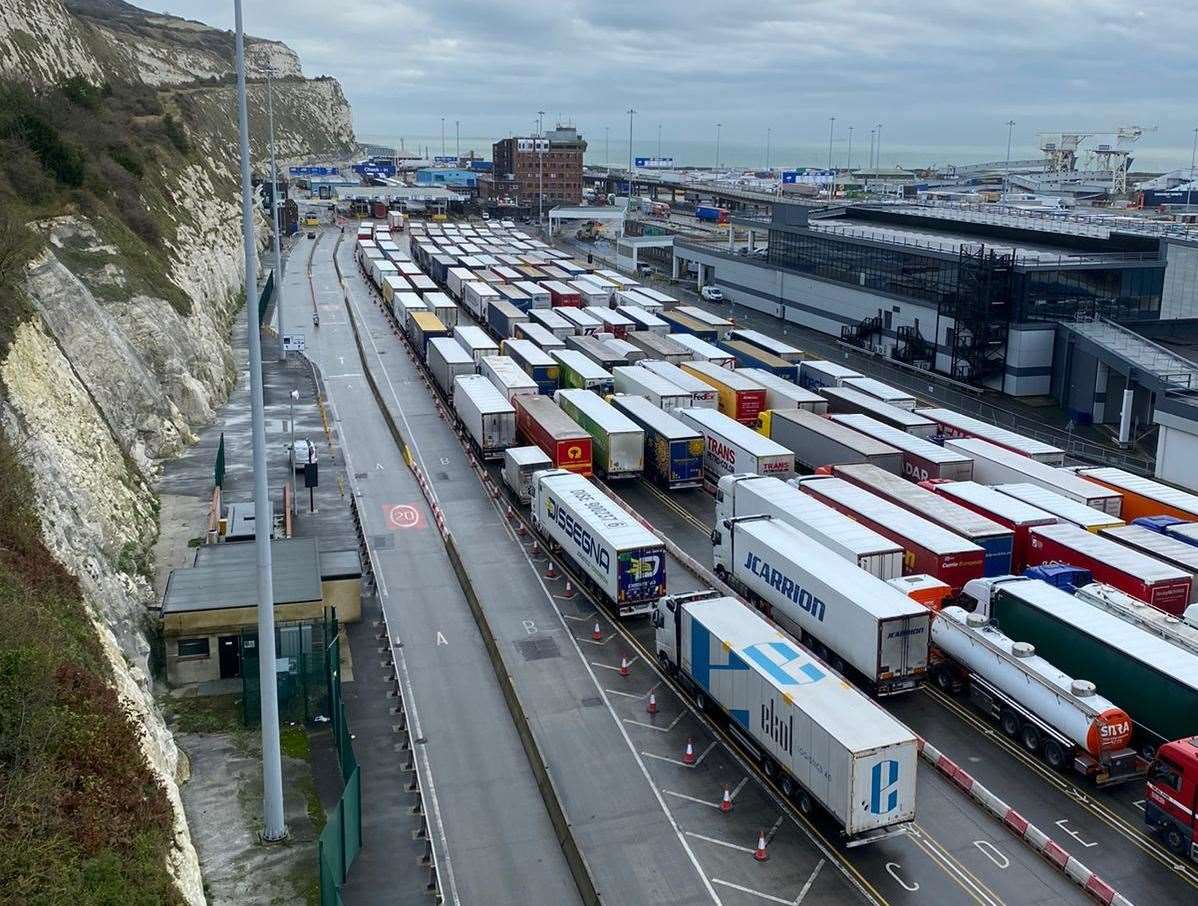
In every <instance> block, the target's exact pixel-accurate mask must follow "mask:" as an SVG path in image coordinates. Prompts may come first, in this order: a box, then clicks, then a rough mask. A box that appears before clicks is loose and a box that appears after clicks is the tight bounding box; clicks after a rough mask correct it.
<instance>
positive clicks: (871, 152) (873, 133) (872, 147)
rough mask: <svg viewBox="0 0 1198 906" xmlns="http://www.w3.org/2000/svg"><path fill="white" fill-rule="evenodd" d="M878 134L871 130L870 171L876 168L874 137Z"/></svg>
mask: <svg viewBox="0 0 1198 906" xmlns="http://www.w3.org/2000/svg"><path fill="white" fill-rule="evenodd" d="M876 134H877V130H875V129H870V130H869V169H871V170H872V169H873V168H874V136H875V135H876Z"/></svg>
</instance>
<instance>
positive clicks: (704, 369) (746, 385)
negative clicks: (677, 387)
mask: <svg viewBox="0 0 1198 906" xmlns="http://www.w3.org/2000/svg"><path fill="white" fill-rule="evenodd" d="M682 370H683V371H689V372H691V373H692V374H694V375H695V376H696V377H698V378H699V380H701V381H703V382H704V383H710V382H711V381H716V382H717V383H720V384H723V385H724V386H726V387H729V388H730V389H732V390H764V389H765V388H764V387H762V386H761V385H760V384H758V383H757V382H756V381H754V380H753V379H752V378H748V377H745V376H744V375H743V374H741V373H740V372H738V371H733V370H732V369H731V368H725V367H724V366H723V365H717V364H715V362H708V361H704V360H703V359H696V360H694V361H691V362H683V363H682Z"/></svg>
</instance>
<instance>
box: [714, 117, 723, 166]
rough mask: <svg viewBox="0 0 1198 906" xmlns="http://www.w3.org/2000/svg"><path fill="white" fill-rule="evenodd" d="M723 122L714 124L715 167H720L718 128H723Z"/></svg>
mask: <svg viewBox="0 0 1198 906" xmlns="http://www.w3.org/2000/svg"><path fill="white" fill-rule="evenodd" d="M723 125H724V124H723V123H716V124H715V168H716V169H717V170H718V169H719V168H720V129H721V128H723Z"/></svg>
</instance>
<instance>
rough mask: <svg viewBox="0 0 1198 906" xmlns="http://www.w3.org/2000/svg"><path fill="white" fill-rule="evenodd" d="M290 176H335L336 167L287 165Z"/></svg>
mask: <svg viewBox="0 0 1198 906" xmlns="http://www.w3.org/2000/svg"><path fill="white" fill-rule="evenodd" d="M287 172H288V173H290V174H291V175H292V176H336V175H337V168H336V167H288V168H287Z"/></svg>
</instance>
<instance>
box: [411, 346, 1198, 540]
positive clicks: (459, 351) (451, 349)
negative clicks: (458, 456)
mask: <svg viewBox="0 0 1198 906" xmlns="http://www.w3.org/2000/svg"><path fill="white" fill-rule="evenodd" d="M428 345H429V347H430V348H432V349H436V350H437V352H439V353H440V354H441V358H443V359H444V360H445V362H446V363H447V364H449V365H465V364H467V363H469V364H471V365H473V364H474V356H472V355H470V353H468V352H467V351H466V350H465V349H463V348H462V344H461V343H459V342H458V341H457V340H455V339H454V338H453V337H433V338H432V339H431V340H429V341H428ZM1178 543H1179V544H1180V543H1182V542H1178ZM1194 550H1195V551H1198V548H1195V549H1194Z"/></svg>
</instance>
